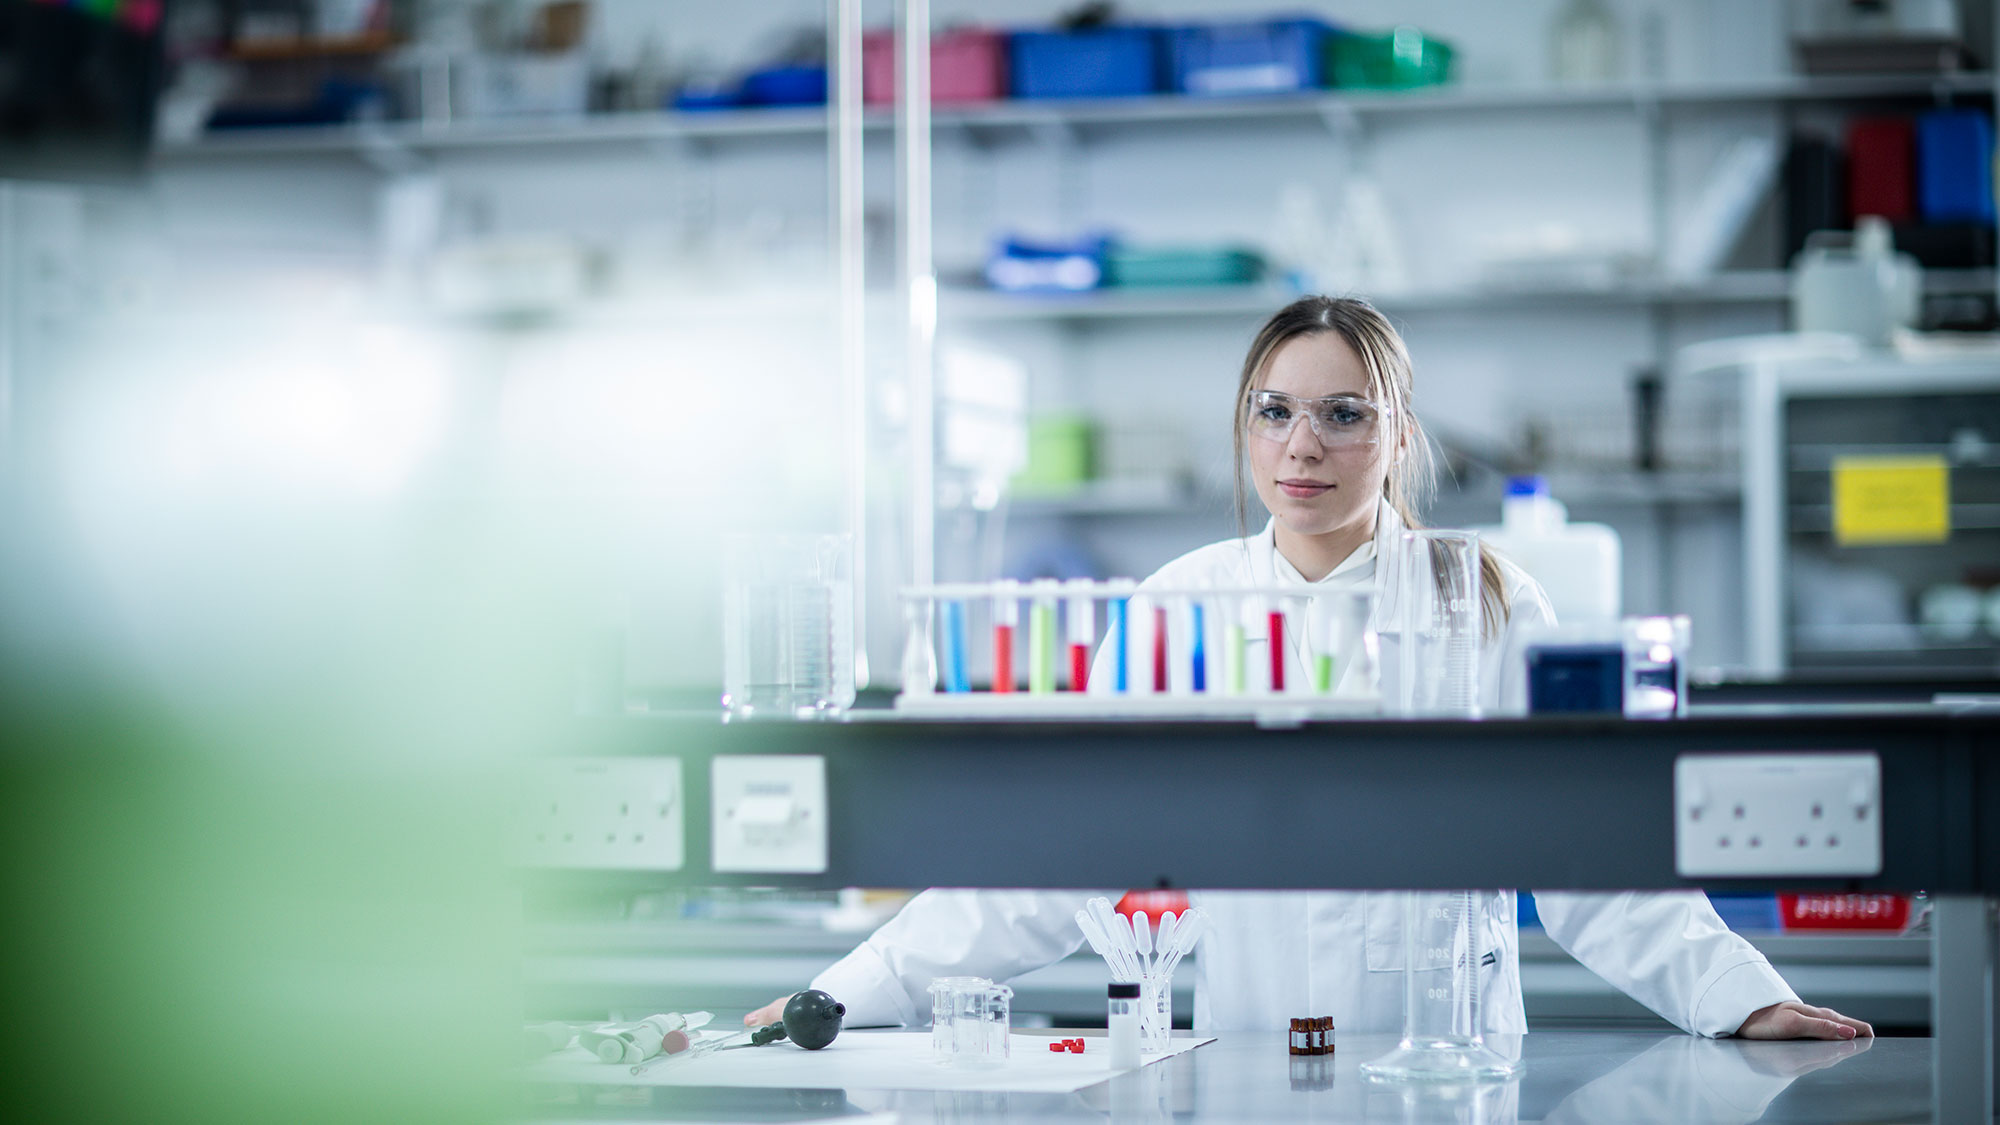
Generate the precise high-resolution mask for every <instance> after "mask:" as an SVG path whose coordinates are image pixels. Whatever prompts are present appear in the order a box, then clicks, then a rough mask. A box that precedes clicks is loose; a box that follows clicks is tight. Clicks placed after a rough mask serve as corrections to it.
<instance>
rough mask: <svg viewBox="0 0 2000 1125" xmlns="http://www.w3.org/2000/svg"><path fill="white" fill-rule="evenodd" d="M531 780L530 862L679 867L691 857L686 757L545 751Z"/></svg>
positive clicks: (526, 805)
mask: <svg viewBox="0 0 2000 1125" xmlns="http://www.w3.org/2000/svg"><path fill="white" fill-rule="evenodd" d="M524 781H525V784H524V785H523V787H522V792H521V797H520V800H519V801H518V802H517V803H516V806H517V817H516V827H515V832H516V840H517V844H518V848H519V855H520V859H521V863H522V865H523V866H526V867H553V868H582V869H587V870H606V871H678V870H680V868H681V865H682V864H683V863H685V862H686V855H687V816H686V809H685V803H684V801H683V799H682V788H681V762H680V759H679V758H544V759H540V760H538V761H535V762H533V763H531V764H530V766H529V768H528V772H527V777H526V778H525V779H524Z"/></svg>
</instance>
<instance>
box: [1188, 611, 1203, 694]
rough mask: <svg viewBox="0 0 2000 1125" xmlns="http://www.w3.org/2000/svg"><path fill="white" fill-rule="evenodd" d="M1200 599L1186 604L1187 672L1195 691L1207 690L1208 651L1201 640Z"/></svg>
mask: <svg viewBox="0 0 2000 1125" xmlns="http://www.w3.org/2000/svg"><path fill="white" fill-rule="evenodd" d="M1201 617H1202V613H1201V599H1200V598H1195V599H1192V600H1190V601H1189V602H1188V642H1189V643H1188V665H1189V667H1188V671H1189V673H1190V674H1191V676H1190V679H1191V682H1192V684H1193V686H1194V690H1195V691H1207V690H1208V649H1207V646H1206V644H1205V642H1204V641H1203V640H1202V627H1201V626H1202V621H1201Z"/></svg>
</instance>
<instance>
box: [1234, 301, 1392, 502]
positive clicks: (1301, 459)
mask: <svg viewBox="0 0 2000 1125" xmlns="http://www.w3.org/2000/svg"><path fill="white" fill-rule="evenodd" d="M1260 390H1261V391H1278V392H1281V393H1283V394H1287V395H1291V396H1292V397H1293V398H1295V399H1317V398H1325V397H1327V396H1329V395H1348V396H1353V397H1354V398H1357V399H1362V400H1370V395H1369V390H1368V371H1367V368H1365V367H1363V366H1362V363H1361V357H1360V356H1359V355H1357V354H1355V351H1354V349H1353V348H1352V347H1351V346H1349V344H1348V343H1347V341H1346V340H1345V339H1343V338H1342V337H1341V336H1340V334H1339V333H1337V332H1318V333H1314V334H1312V335H1309V336H1295V337H1293V338H1292V339H1290V340H1287V341H1286V342H1285V343H1283V344H1281V345H1279V347H1278V349H1277V351H1275V352H1273V353H1272V354H1271V358H1270V361H1269V362H1268V363H1266V364H1265V368H1264V375H1263V378H1262V379H1261V380H1260V381H1259V382H1258V383H1257V385H1256V386H1255V387H1254V388H1253V393H1252V400H1253V401H1252V404H1251V408H1250V409H1251V410H1252V412H1253V413H1254V412H1255V411H1256V410H1257V404H1256V401H1255V391H1260ZM1272 414H1274V415H1275V416H1277V417H1283V416H1284V411H1283V409H1282V408H1280V409H1278V410H1276V411H1274V412H1272ZM1270 416H1272V415H1267V417H1270ZM1395 422H1396V418H1395V416H1394V415H1383V416H1381V417H1380V418H1379V419H1378V420H1377V422H1376V424H1375V426H1374V427H1373V437H1372V440H1367V441H1356V438H1357V436H1360V435H1356V434H1354V433H1351V432H1350V433H1348V434H1346V435H1345V436H1336V435H1335V433H1334V427H1332V426H1327V427H1322V431H1321V432H1316V431H1315V430H1314V428H1313V426H1312V425H1310V424H1309V423H1308V421H1307V420H1306V419H1305V418H1303V417H1301V418H1298V419H1297V421H1296V423H1295V424H1293V425H1292V427H1291V432H1290V434H1289V435H1287V436H1285V437H1284V438H1283V439H1282V440H1273V439H1272V437H1271V436H1270V434H1271V431H1272V427H1271V426H1269V425H1268V424H1267V425H1264V426H1260V425H1259V423H1258V421H1257V420H1256V419H1255V418H1251V419H1250V420H1248V421H1247V422H1245V423H1243V424H1244V425H1246V426H1247V431H1246V433H1245V434H1244V438H1243V444H1244V445H1245V446H1246V447H1247V448H1248V449H1249V451H1250V472H1251V474H1252V476H1253V479H1254V481H1255V484H1256V488H1257V497H1258V499H1260V500H1262V501H1263V502H1264V506H1265V507H1266V508H1268V509H1269V510H1270V512H1271V514H1272V515H1273V516H1275V517H1277V520H1278V523H1279V524H1280V525H1282V527H1284V528H1285V529H1288V530H1289V531H1291V532H1292V533H1293V534H1296V535H1301V536H1319V535H1328V534H1335V533H1340V532H1348V533H1351V534H1360V535H1367V534H1372V532H1373V530H1374V521H1375V504H1376V501H1377V500H1379V499H1380V498H1381V496H1382V482H1383V478H1384V477H1385V476H1386V475H1387V473H1388V470H1389V464H1390V461H1391V459H1392V455H1393V453H1394V449H1395V434H1396V432H1397V430H1396V428H1395ZM1260 430H1261V431H1262V432H1260Z"/></svg>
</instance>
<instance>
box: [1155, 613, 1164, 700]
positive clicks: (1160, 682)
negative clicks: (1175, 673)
mask: <svg viewBox="0 0 2000 1125" xmlns="http://www.w3.org/2000/svg"><path fill="white" fill-rule="evenodd" d="M1153 690H1154V691H1156V692H1163V691H1166V690H1167V610H1166V607H1165V606H1157V607H1155V608H1154V610H1153Z"/></svg>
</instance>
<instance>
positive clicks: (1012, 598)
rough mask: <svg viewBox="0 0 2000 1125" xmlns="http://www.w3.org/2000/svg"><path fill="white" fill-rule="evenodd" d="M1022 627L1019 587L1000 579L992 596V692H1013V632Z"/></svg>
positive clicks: (1013, 582)
mask: <svg viewBox="0 0 2000 1125" xmlns="http://www.w3.org/2000/svg"><path fill="white" fill-rule="evenodd" d="M1020 624H1021V584H1020V583H1019V582H1016V581H1014V580H1013V579H1011V578H1003V579H1001V580H1000V581H999V582H997V583H995V584H994V594H993V690H994V691H996V692H1010V691H1013V690H1014V632H1015V630H1016V629H1017V628H1018V627H1019V626H1020Z"/></svg>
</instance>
